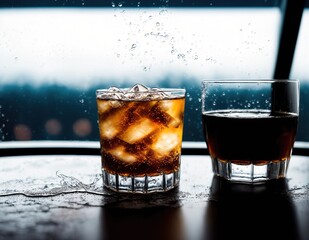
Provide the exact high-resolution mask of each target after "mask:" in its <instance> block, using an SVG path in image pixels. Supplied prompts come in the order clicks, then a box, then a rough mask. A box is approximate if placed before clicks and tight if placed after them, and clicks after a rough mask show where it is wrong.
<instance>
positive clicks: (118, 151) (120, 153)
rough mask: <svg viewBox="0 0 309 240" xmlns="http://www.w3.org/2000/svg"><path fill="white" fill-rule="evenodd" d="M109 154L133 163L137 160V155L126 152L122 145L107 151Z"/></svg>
mask: <svg viewBox="0 0 309 240" xmlns="http://www.w3.org/2000/svg"><path fill="white" fill-rule="evenodd" d="M108 152H109V153H110V154H111V155H113V156H114V157H115V158H116V159H119V160H121V161H124V162H127V163H133V162H135V161H136V160H137V157H136V156H135V155H134V154H132V153H128V152H127V151H126V149H125V147H124V146H118V147H115V148H113V149H111V150H109V151H108Z"/></svg>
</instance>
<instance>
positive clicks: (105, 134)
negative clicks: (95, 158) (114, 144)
mask: <svg viewBox="0 0 309 240" xmlns="http://www.w3.org/2000/svg"><path fill="white" fill-rule="evenodd" d="M116 120H117V119H116V118H115V117H114V116H111V117H109V118H107V119H104V121H101V122H100V123H99V128H100V136H101V138H102V139H104V138H105V139H106V138H107V139H111V138H114V137H115V136H116V135H117V134H118V133H119V132H120V130H121V127H120V126H119V122H118V121H116Z"/></svg>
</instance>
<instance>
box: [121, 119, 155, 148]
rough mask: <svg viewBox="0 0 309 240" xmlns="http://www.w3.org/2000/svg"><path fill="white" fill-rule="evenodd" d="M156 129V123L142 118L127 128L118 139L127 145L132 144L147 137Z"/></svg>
mask: <svg viewBox="0 0 309 240" xmlns="http://www.w3.org/2000/svg"><path fill="white" fill-rule="evenodd" d="M157 128H158V125H157V124H156V123H153V122H152V121H151V120H149V119H147V118H142V119H140V120H138V121H137V122H135V123H133V124H132V125H131V126H130V127H129V128H127V130H126V131H125V132H124V133H123V134H121V136H120V137H119V138H120V139H121V140H123V141H125V142H127V143H129V144H134V143H136V142H138V141H140V140H142V139H143V138H145V137H147V136H148V135H149V134H150V133H152V132H153V131H154V130H156V129H157Z"/></svg>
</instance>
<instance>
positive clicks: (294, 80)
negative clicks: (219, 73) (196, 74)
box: [202, 78, 299, 83]
mask: <svg viewBox="0 0 309 240" xmlns="http://www.w3.org/2000/svg"><path fill="white" fill-rule="evenodd" d="M202 82H203V83H273V82H292V83H299V80H298V79H289V78H287V79H271V78H269V79H267V78H265V79H217V80H213V79H209V80H207V79H204V80H202Z"/></svg>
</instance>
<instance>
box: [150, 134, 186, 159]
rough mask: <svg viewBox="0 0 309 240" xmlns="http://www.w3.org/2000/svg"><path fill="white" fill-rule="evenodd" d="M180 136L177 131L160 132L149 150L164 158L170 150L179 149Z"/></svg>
mask: <svg viewBox="0 0 309 240" xmlns="http://www.w3.org/2000/svg"><path fill="white" fill-rule="evenodd" d="M180 144H181V135H180V132H179V131H175V130H173V129H165V130H163V131H161V132H160V134H159V136H158V138H157V139H156V140H155V142H154V143H153V144H152V146H151V148H152V150H153V151H155V152H156V153H157V154H159V155H161V156H164V155H167V154H169V153H170V152H171V151H172V150H174V149H177V148H180Z"/></svg>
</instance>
